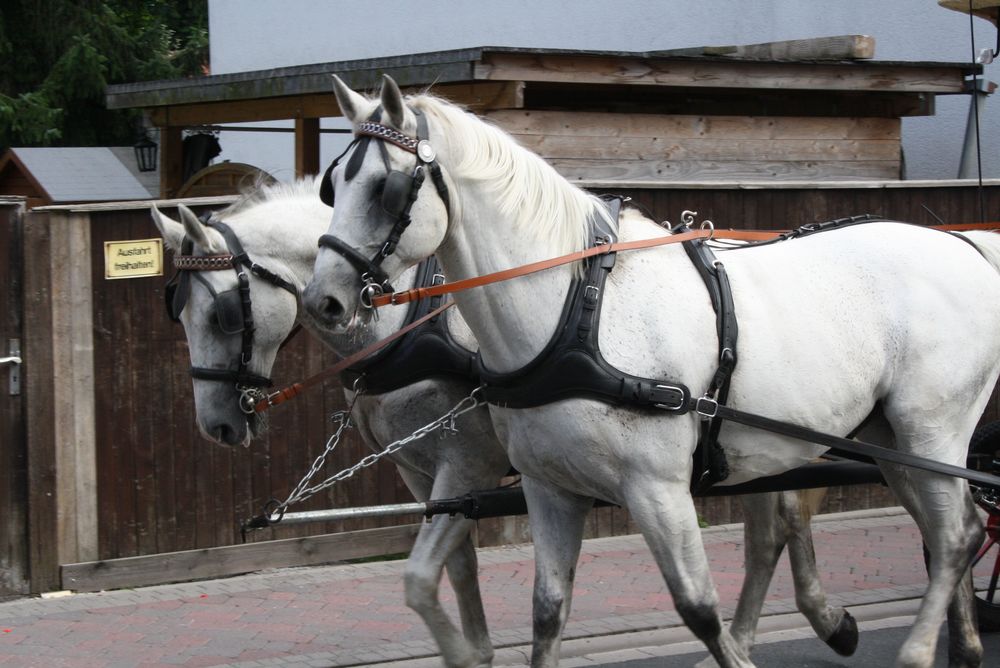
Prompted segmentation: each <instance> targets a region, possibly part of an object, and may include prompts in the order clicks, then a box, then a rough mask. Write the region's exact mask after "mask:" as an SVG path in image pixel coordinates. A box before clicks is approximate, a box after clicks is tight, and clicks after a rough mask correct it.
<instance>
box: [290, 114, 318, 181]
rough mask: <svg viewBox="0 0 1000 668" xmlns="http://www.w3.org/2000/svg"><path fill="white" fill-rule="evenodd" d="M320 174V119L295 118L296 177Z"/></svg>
mask: <svg viewBox="0 0 1000 668" xmlns="http://www.w3.org/2000/svg"><path fill="white" fill-rule="evenodd" d="M313 174H319V119H318V118H296V119H295V177H296V178H299V179H301V178H303V177H305V176H309V175H313Z"/></svg>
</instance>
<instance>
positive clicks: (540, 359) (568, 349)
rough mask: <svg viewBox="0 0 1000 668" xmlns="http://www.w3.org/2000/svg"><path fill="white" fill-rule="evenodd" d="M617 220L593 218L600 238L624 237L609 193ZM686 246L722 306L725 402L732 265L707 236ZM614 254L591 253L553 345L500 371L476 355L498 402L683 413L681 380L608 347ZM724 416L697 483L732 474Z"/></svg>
mask: <svg viewBox="0 0 1000 668" xmlns="http://www.w3.org/2000/svg"><path fill="white" fill-rule="evenodd" d="M603 201H604V203H605V206H606V207H607V211H608V214H609V216H608V217H609V219H610V220H611V221H614V223H613V224H614V227H613V228H609V227H608V226H607V223H606V222H605V221H604V220H603V219H602V218H601V217H599V216H593V217H591V220H590V224H591V229H592V230H593V235H592V236H593V239H594V243H614V242H615V241H617V237H618V232H617V221H618V215H619V212H620V209H621V199H620V198H607V199H604V200H603ZM684 245H685V249H686V250H687V252H688V256H689V257H690V258H691V260H692V262H693V263H694V264H695V266H696V267H697V268H698V271H699V275H701V277H702V279H703V280H704V281H705V284H706V286H707V287H708V291H709V295H710V297H711V299H712V304H713V307H715V310H716V313H717V319H716V324H717V328H718V335H719V349H720V358H719V359H720V362H719V366H718V370H717V372H716V374H715V377H714V378H713V380H712V388H710V390H709V392H710V393H712V394H713V395H714V396H715V397H716V398H718V399H719V400H720V401H725V394H726V393H727V392H728V387H729V378H730V376H731V374H732V371H733V368H734V367H735V364H736V354H735V351H736V318H735V315H734V313H733V303H732V295H731V292H730V290H729V282H728V279H727V278H726V274H725V269H724V268H723V267H722V264H721V263H720V262H718V261H717V260H716V259H715V257H714V254H713V253H712V251H711V249H709V248H708V247H707V246H705V245H704V244H703V243H702V242H701V241H700V240H698V241H696V242H685V244H684ZM615 260H616V256H615V254H614V253H609V254H604V255H597V256H594V257H592V258H589V259H588V260H587V265H586V267H585V269H584V276H583V277H582V278H579V279H576V280H574V281H573V283H572V284H571V285H570V288H569V291H568V294H567V297H566V302H565V304H564V306H563V310H562V315H561V316H560V320H559V325H558V327H557V328H556V331H555V333H554V334H553V336H552V338H551V339H550V340H549V342H548V344H547V345H546V346H545V348H544V349H543V350H542V351H541V352H540V353H539V354H538V355H537V356H536V357H535V358H534V359H533V360H532V361H531V362H529V363H528V364H526V365H525V366H524V367H522V368H521V369H518V370H516V371H511V372H507V373H494V372H492V371H490V370H489V369H487V368H486V367H485V365H484V364H483V361H482V357H480V356H479V355H478V354H477V356H476V364H477V367H478V371H479V376H480V378H481V379H482V384H483V396H484V398H485V399H486V400H487V401H488V402H489V403H491V404H494V405H497V406H503V407H508V408H531V407H534V406H541V405H544V404H548V403H551V402H554V401H559V400H561V399H570V398H580V397H584V398H589V399H596V400H598V401H602V402H604V403H608V404H612V405H615V406H632V407H635V408H639V409H645V410H652V411H663V412H666V413H671V412H677V413H683V412H685V411H686V410H687V409H686V408H685V407H686V406H688V404H689V403H690V400H691V392H690V390H688V388H687V386H685V385H684V384H683V383H680V382H677V381H674V380H658V379H653V378H643V377H640V376H634V375H632V374H628V373H625V372H624V371H621V370H620V369H617V368H615V367H614V366H613V365H611V364H610V363H609V362H608V361H607V360H605V359H604V356H603V355H602V354H601V350H600V346H599V343H598V330H599V327H598V325H599V323H600V314H601V302H602V296H603V293H604V285H605V282H606V281H607V278H608V274H610V273H611V270H612V268H613V267H614V265H615ZM720 427H721V422H720V421H716V420H710V421H708V424H707V425H705V426H704V427H703V429H702V435H701V439H700V441H699V444H698V448H697V450H696V451H695V455H694V459H695V468H694V472H693V477H692V488H693V489H695V490H701V489H704V488H705V487H708V486H710V485H711V484H712V483H714V482H718V481H720V480H724V479H725V478H726V477H727V476H728V467H727V466H726V463H725V456H724V454H723V453H722V449H721V448H720V447H719V446H718V444H717V436H718V432H719V429H720Z"/></svg>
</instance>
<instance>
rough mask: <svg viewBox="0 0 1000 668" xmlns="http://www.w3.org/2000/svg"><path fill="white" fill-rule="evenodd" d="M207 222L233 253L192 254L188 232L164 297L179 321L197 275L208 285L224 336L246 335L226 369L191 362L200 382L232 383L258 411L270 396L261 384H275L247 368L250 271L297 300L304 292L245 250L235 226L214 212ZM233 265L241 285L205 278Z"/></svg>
mask: <svg viewBox="0 0 1000 668" xmlns="http://www.w3.org/2000/svg"><path fill="white" fill-rule="evenodd" d="M201 221H202V223H203V224H205V225H207V226H208V227H211V228H214V229H215V230H218V232H219V233H220V234H222V237H223V238H224V239H225V241H226V247H227V249H228V250H229V254H228V255H192V252H193V250H194V242H193V241H192V240H191V238H190V237H187V236H185V237H184V240H183V241H182V242H181V252H180V254H178V255H174V268H175V269H176V270H177V271H176V273H175V274H174V276H173V278H171V279H170V281H169V282H168V283H167V285H166V288H165V290H164V298H165V301H166V306H167V314H168V315H169V316H170V319H171V320H173V321H174V322H179V321H180V317H181V312H182V311H183V310H184V306H185V305H186V304H187V301H188V298H189V297H190V296H191V277H192V276H194V278H195V280H197V281H199V282H201V283H202V285H204V286H205V287H206V288H208V291H209V292H210V293H211V294H212V298H213V303H214V305H215V318H216V324H217V325H218V327H219V329H220V330H221V331H222V333H223V334H227V335H236V334H241V335H242V346H241V350H240V352H239V353H238V354H237V356H236V359H235V360H234V361H233V363H232V364H230V365H229V367H228V368H226V369H212V368H208V367H197V366H193V365H192V366H191V377H192V378H197V379H199V380H214V381H221V382H230V383H233V384H234V385H235V386H236V389H237V390H238V391H239V393H240V408H241V409H242V410H243V412H245V413H248V414H251V413H253V412H254V411H253V407H254V404H255V403H256V401H257V400H258V399H260V398H261V397H263V396H265V395H264V393H263V392H262V391H261V389H260V388H264V387H270V386H271V385H273V383H272V382H271V379H270V378H267V377H265V376H260V375H258V374H255V373H251V372H250V371H248V370H247V367H248V365H249V363H250V360H251V358H252V357H253V336H254V321H253V308H252V303H251V301H250V278H249V277H248V276H247V273H246V271H244V269H248V270H249V271H250V273H252V274H253V275H254V276H257V277H258V278H261V279H263V280H264V281H266V282H268V283H270V284H271V285H274V286H275V287H278V288H281V289H283V290H287V291H288V292H290V293H291V294H292V295H293V296H294V297H296V299H298V291H297V290H296V289H295V286H294V285H292V284H291V283H289V282H288V281H286V280H285V279H283V278H281V277H280V276H278V275H277V274H275V273H274V272H272V271H270V270H268V269H266V268H264V267H262V266H260V265H259V264H257V263H256V262H254V261H253V260H251V259H250V257H249V255H247V252H246V251H245V250H244V249H243V244H241V243H240V240H239V238H237V236H236V234H235V233H234V232H233V230H232V229H231V228H230V227H229V226H228V225H226V224H225V223H223V222H221V221H218V220H213V219H212V217H211V213H206V214H203V215H202V216H201ZM227 269H231V270H233V271H235V272H236V281H237V287H235V288H232V289H230V290H224V291H222V292H216V291H215V289H214V288H213V287H212V285H211V284H210V283H209V282H208V280H206V279H205V277H204V276H202V275H201V274H202V272H205V271H223V270H227Z"/></svg>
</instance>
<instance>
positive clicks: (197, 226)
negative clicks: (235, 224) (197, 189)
mask: <svg viewBox="0 0 1000 668" xmlns="http://www.w3.org/2000/svg"><path fill="white" fill-rule="evenodd" d="M177 211H178V213H180V214H181V223H182V224H183V225H184V231H185V232H186V233H187V235H188V236H189V237H191V241H193V242H194V245H195V246H198V247H199V248H201V249H202V250H204V251H206V252H208V253H214V254H223V253H225V252H226V246H225V244H224V243H223V242H222V239H221V237H219V235H218V234H209V228H208V227H206V226H205V224H204V223H202V222H201V221H200V220H198V216H196V215H194V211H192V210H191V209H189V208H187V207H186V206H184V205H183V204H178V205H177Z"/></svg>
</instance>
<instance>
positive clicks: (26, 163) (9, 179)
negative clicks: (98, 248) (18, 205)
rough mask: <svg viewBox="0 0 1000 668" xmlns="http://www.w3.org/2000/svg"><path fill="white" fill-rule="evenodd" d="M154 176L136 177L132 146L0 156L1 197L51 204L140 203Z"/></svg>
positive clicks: (153, 189)
mask: <svg viewBox="0 0 1000 668" xmlns="http://www.w3.org/2000/svg"><path fill="white" fill-rule="evenodd" d="M157 181H158V176H157V174H155V173H153V174H151V175H150V174H148V173H146V174H144V173H140V172H139V170H138V168H137V167H136V165H135V157H134V156H133V151H132V147H131V146H111V147H107V146H81V147H44V148H36V147H33V148H10V149H8V150H7V151H6V152H5V153H4V154H3V155H2V156H0V196H8V197H24V198H26V202H27V205H28V207H29V208H32V207H36V206H46V205H49V204H71V203H81V202H107V201H111V200H121V201H127V200H142V199H149V198H151V197H154V196H155V195H156V187H157V186H156V184H157Z"/></svg>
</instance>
